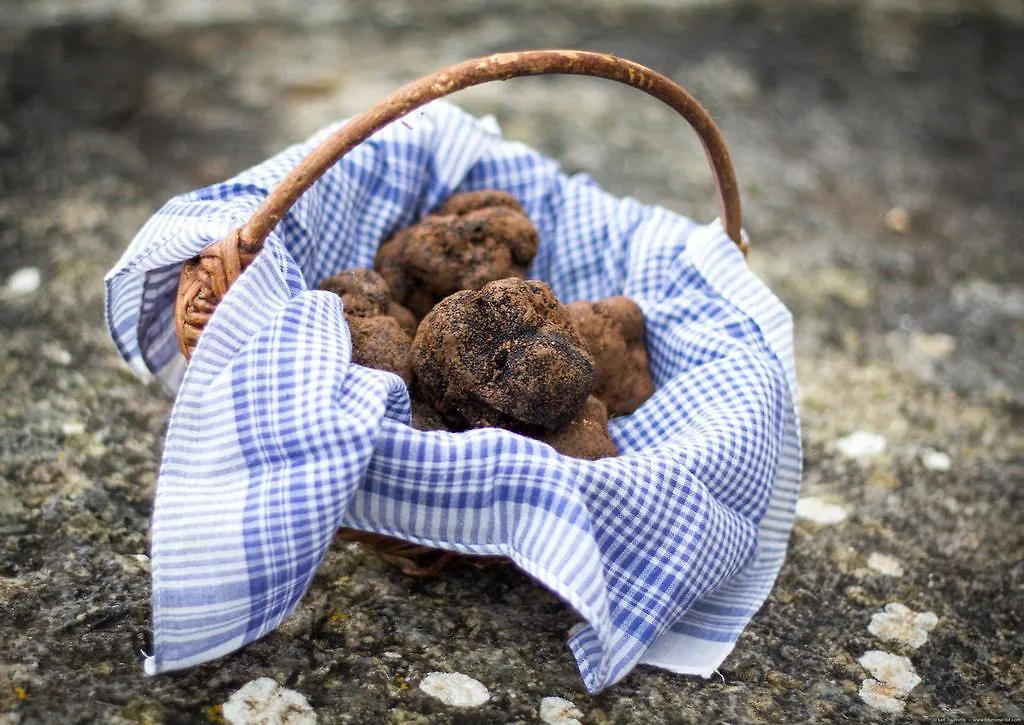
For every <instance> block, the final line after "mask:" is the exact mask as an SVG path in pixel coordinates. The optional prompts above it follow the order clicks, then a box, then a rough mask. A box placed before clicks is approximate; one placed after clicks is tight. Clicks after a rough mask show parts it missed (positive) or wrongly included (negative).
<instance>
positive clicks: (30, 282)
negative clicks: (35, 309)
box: [6, 267, 43, 297]
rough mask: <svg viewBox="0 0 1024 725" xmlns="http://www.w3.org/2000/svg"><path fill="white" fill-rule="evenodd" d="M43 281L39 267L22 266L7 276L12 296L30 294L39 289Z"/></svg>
mask: <svg viewBox="0 0 1024 725" xmlns="http://www.w3.org/2000/svg"><path fill="white" fill-rule="evenodd" d="M42 281H43V276H42V275H41V274H40V273H39V268H38V267H22V268H21V269H19V270H18V271H16V272H15V273H14V274H12V275H11V276H10V277H8V278H7V287H6V289H7V293H8V294H9V295H11V296H12V297H21V296H23V295H30V294H32V293H33V292H35V291H36V290H37V289H39V284H40V283H41V282H42Z"/></svg>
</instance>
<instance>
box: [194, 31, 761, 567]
mask: <svg viewBox="0 0 1024 725" xmlns="http://www.w3.org/2000/svg"><path fill="white" fill-rule="evenodd" d="M545 74H571V75H583V76H595V77H598V78H606V79H609V80H613V81H617V82H619V83H623V84H626V85H629V86H633V87H634V88H638V89H640V90H642V91H644V92H645V93H648V94H650V95H652V96H654V97H655V98H657V99H659V100H661V101H663V102H664V103H666V104H667V105H669V106H671V107H672V108H673V109H675V110H676V111H677V112H678V113H679V114H680V115H681V116H682V117H683V118H684V119H686V121H687V122H688V123H689V124H690V126H691V127H692V128H693V129H694V131H696V132H697V135H698V136H699V138H700V140H701V143H702V144H703V146H704V151H705V153H706V155H707V158H708V162H709V163H710V165H711V169H712V172H713V174H714V179H715V188H716V190H717V192H718V201H719V206H720V214H721V219H722V224H723V226H724V228H725V231H726V233H727V234H728V235H729V237H730V238H731V239H732V240H733V241H735V242H736V244H737V245H739V247H740V249H741V250H743V252H744V253H746V246H745V244H744V242H743V241H742V239H741V237H740V200H739V192H738V189H737V186H736V177H735V173H734V171H733V168H732V164H731V162H730V161H729V153H728V150H727V149H726V146H725V142H724V140H723V139H722V135H721V133H720V132H719V130H718V128H717V127H716V126H715V124H714V122H713V121H712V120H711V117H710V116H709V115H708V113H707V111H705V110H704V108H703V107H702V106H701V105H700V104H699V103H698V102H697V101H696V99H694V98H693V97H692V96H691V95H690V94H688V93H687V92H686V91H685V90H683V89H682V88H681V87H679V86H678V85H677V84H675V83H674V82H672V81H671V80H669V79H668V78H666V77H665V76H663V75H661V74H659V73H656V72H655V71H653V70H651V69H649V68H646V67H644V66H642V65H639V64H637V63H634V62H632V61H629V60H625V59H622V58H617V57H615V56H613V55H605V54H601V53H592V52H587V51H574V50H533V51H523V52H520V53H500V54H497V55H491V56H487V57H484V58H475V59H472V60H468V61H464V62H462V63H459V64H457V65H454V66H451V67H449V68H446V69H444V70H440V71H437V72H435V73H432V74H430V75H427V76H424V77H423V78H421V79H419V80H417V81H414V82H413V83H410V84H409V85H406V86H404V87H402V88H400V89H399V90H397V91H395V92H394V93H392V94H391V95H389V96H387V97H385V98H384V99H382V100H381V101H380V102H379V103H377V104H376V105H375V106H373V107H372V108H370V109H369V110H367V111H365V112H363V113H361V114H359V115H358V116H355V117H354V118H353V119H351V120H350V121H349V122H348V123H346V124H345V125H344V126H342V127H341V128H340V129H338V130H337V131H336V132H335V133H334V134H333V135H332V136H330V137H329V138H328V139H326V140H325V141H324V142H323V143H322V144H320V146H318V147H317V148H315V149H314V150H313V151H312V152H311V153H310V154H309V155H308V156H307V157H306V158H305V159H303V161H302V162H301V163H300V164H299V165H298V166H297V167H295V169H294V170H292V172H291V173H289V174H288V175H287V176H286V177H285V178H284V179H282V180H281V182H280V183H279V184H278V185H277V186H276V187H275V188H274V189H273V190H272V191H271V192H270V194H268V195H267V198H266V199H265V200H264V201H263V203H262V204H261V205H260V207H259V208H258V209H257V210H256V212H255V213H254V214H253V216H252V218H251V219H249V221H248V222H247V223H246V224H245V225H243V226H241V227H239V228H238V229H235V230H234V231H232V232H231V233H230V234H228V236H227V237H226V238H224V239H222V240H220V241H219V242H216V243H215V244H212V245H210V246H209V247H207V248H206V249H204V250H203V251H202V252H201V253H200V254H199V255H198V256H197V257H194V258H192V259H190V260H188V261H187V262H186V263H185V265H184V266H183V268H182V271H181V279H180V281H179V283H178V296H177V301H176V304H175V310H174V313H175V331H176V333H177V337H178V344H179V346H180V348H181V351H182V353H184V355H185V358H186V359H189V358H191V356H192V353H193V351H194V350H195V348H196V345H197V344H198V342H199V337H200V335H202V332H203V329H204V327H205V326H206V324H207V322H208V321H209V320H210V317H211V316H212V315H213V313H214V310H216V308H217V305H218V303H219V302H220V301H221V299H223V297H224V295H225V294H226V293H227V291H228V288H229V287H230V286H231V285H232V283H233V282H234V281H235V280H236V279H238V277H239V275H240V274H241V273H242V272H243V271H244V270H245V269H246V267H248V266H249V264H250V263H251V262H252V261H253V259H255V258H256V256H257V255H258V254H259V253H260V250H261V249H262V248H263V243H264V240H265V239H266V238H267V235H269V234H270V232H271V230H273V228H274V227H275V226H276V225H277V223H278V222H279V221H280V220H281V219H282V217H284V215H285V214H287V213H288V210H289V209H290V208H291V207H292V205H293V204H294V203H295V202H296V201H297V200H298V198H299V197H300V196H302V194H303V193H304V192H305V191H306V190H307V189H309V187H310V186H312V185H313V183H314V182H315V181H316V180H317V179H318V178H320V176H321V175H323V174H324V172H326V171H327V169H329V168H330V167H331V166H332V165H333V164H335V163H337V161H338V160H340V159H341V158H342V157H343V156H344V155H345V154H346V153H348V151H350V150H351V149H353V148H354V147H356V146H357V145H359V144H360V143H362V142H363V141H365V140H366V139H367V138H369V136H370V135H371V134H373V133H374V132H376V131H378V130H379V129H381V128H382V127H384V126H386V125H387V124H389V123H391V122H393V121H396V120H398V119H400V118H402V117H403V116H405V115H406V114H408V113H410V112H411V111H413V110H415V109H416V108H419V107H420V106H422V105H424V104H426V103H429V102H430V101H433V100H435V99H437V98H441V97H443V96H447V95H449V94H451V93H454V92H455V91H458V90H462V89H464V88H469V87H471V86H475V85H479V84H481V83H486V82H488V81H494V80H508V79H510V78H516V77H519V76H533V75H545ZM338 537H339V538H341V539H344V540H346V541H358V542H360V543H361V544H362V545H363V546H365V547H367V548H368V549H370V550H372V551H373V552H374V553H376V554H377V555H379V556H380V557H381V558H382V559H384V560H385V561H388V562H389V563H392V564H394V565H396V566H398V567H400V568H401V569H402V570H403V571H404V572H405V573H407V574H410V575H413V576H435V575H437V574H440V573H441V572H442V571H444V570H445V569H447V568H448V567H450V566H452V565H453V564H455V563H458V562H467V563H471V564H473V565H475V566H485V565H489V564H493V563H498V562H502V561H505V560H503V559H500V558H497V557H468V556H462V555H459V554H455V553H452V552H448V551H441V550H438V549H432V548H429V547H425V546H420V545H418V544H412V543H409V542H406V541H402V540H400V539H395V538H392V537H388V536H382V535H380V534H372V533H368V532H364V531H356V530H353V529H342V530H340V531H339V532H338Z"/></svg>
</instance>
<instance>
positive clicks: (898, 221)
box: [885, 206, 910, 234]
mask: <svg viewBox="0 0 1024 725" xmlns="http://www.w3.org/2000/svg"><path fill="white" fill-rule="evenodd" d="M885 226H887V227H889V228H890V229H891V230H893V231H894V232H898V233H900V234H906V232H907V230H908V229H909V228H910V212H909V211H907V210H906V209H904V208H903V207H902V206H894V207H893V208H892V209H890V210H889V211H887V212H886V213H885Z"/></svg>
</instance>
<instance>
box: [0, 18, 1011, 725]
mask: <svg viewBox="0 0 1024 725" xmlns="http://www.w3.org/2000/svg"><path fill="white" fill-rule="evenodd" d="M302 5H303V7H301V8H300V7H298V4H296V3H290V2H285V1H284V0H250V1H243V0H225V1H224V2H220V3H210V2H199V1H198V0H181V1H178V2H173V1H171V0H167V1H166V2H164V1H159V0H0V723H3V725H7V724H8V723H19V722H101V721H102V722H115V721H116V722H123V721H128V722H197V721H199V722H202V721H211V722H216V718H217V717H219V716H220V715H219V711H218V710H217V706H218V704H219V703H221V702H223V701H224V700H225V699H226V698H227V696H228V695H230V693H231V692H233V691H234V690H236V689H237V688H238V687H239V686H240V685H242V684H244V683H245V682H247V681H249V680H251V679H253V678H255V677H259V676H263V675H267V676H271V677H276V678H277V679H278V680H279V681H281V682H283V683H286V684H288V685H289V686H290V687H294V688H295V689H297V690H300V691H302V692H303V693H304V694H305V695H306V696H307V697H308V698H309V699H310V701H311V703H312V704H313V706H314V708H315V709H316V710H317V712H318V713H319V714H320V717H321V720H322V721H324V722H331V721H335V720H338V721H340V720H342V719H344V718H346V717H347V718H348V719H349V721H351V722H388V721H391V722H425V723H432V722H456V721H457V722H481V723H484V722H514V721H523V722H527V721H532V719H533V718H536V716H537V703H538V701H539V699H540V697H542V696H546V695H559V696H563V697H567V698H569V699H571V700H573V701H574V702H575V703H576V705H577V706H578V707H579V708H580V710H581V712H582V713H583V715H582V721H583V722H586V723H607V722H623V723H626V722H645V723H658V722H666V723H669V722H672V723H674V722H689V721H692V722H708V721H717V720H724V721H729V722H756V721H764V720H784V721H788V722H797V721H813V720H826V721H831V720H836V719H841V718H846V719H856V720H871V719H876V718H881V719H885V718H888V717H889V715H887V714H886V711H885V709H884V707H886V706H888V707H895V705H886V704H885V703H883V705H882V706H879V704H878V701H874V704H872V702H870V700H871V698H870V697H868V698H865V697H864V695H863V691H864V689H863V688H864V681H865V680H866V679H867V678H869V677H870V675H869V674H868V672H867V671H866V670H865V669H864V668H863V667H862V666H861V665H860V664H858V662H857V660H858V658H860V657H861V655H863V653H864V652H865V651H867V650H870V649H875V648H882V649H887V650H890V651H893V652H894V653H896V654H902V655H906V656H907V657H908V658H909V659H910V660H911V662H912V663H913V666H914V667H915V668H916V672H917V674H918V675H919V676H920V677H921V679H922V681H921V684H919V685H918V686H917V687H916V688H914V689H913V691H912V692H911V693H910V694H909V695H907V696H905V697H904V696H900V697H895V698H891V699H894V700H896V701H898V703H899V706H900V707H902V708H904V710H903V712H904V714H905V715H906V716H908V717H911V718H914V719H934V718H938V717H974V718H977V717H1007V718H1020V717H1024V705H1022V702H1024V671H1022V669H1021V664H1020V663H1021V659H1022V656H1024V645H1022V640H1021V629H1020V628H1021V621H1022V617H1024V615H1022V605H1021V602H1022V601H1024V592H1022V580H1024V546H1022V539H1021V535H1020V531H1021V530H1024V526H1022V524H1024V522H1022V516H1021V511H1022V508H1024V507H1022V506H1021V503H1022V502H1021V498H1022V496H1021V490H1022V483H1024V255H1022V253H1021V252H1022V249H1024V244H1022V242H1024V239H1022V233H1021V225H1020V218H1021V212H1022V210H1024V141H1022V138H1024V3H1022V2H1020V0H942V1H938V0H935V1H932V2H927V1H923V0H921V1H918V0H866V1H864V2H857V1H855V0H815V1H813V2H797V0H779V1H772V2H769V1H768V0H764V1H757V0H745V1H744V2H732V1H730V0H574V1H573V2H567V1H563V0H558V1H554V2H543V3H542V2H537V1H536V0H522V1H521V2H512V1H511V0H497V1H495V2H484V1H482V0H436V1H435V2H431V3H415V2H410V1H409V0H376V1H374V2H370V1H364V0H351V1H349V2H344V1H343V0H315V1H313V2H307V3H304V4H302ZM537 47H575V48H585V49H592V50H599V51H605V52H612V53H615V54H617V55H620V56H622V57H626V58H630V59H633V60H636V61H639V62H641V63H644V64H646V65H649V66H651V67H653V68H655V69H656V70H659V71H661V72H662V73H665V74H667V75H669V76H670V77H672V78H673V79H675V80H676V81H678V82H680V83H681V84H682V85H684V86H685V87H686V88H688V89H689V90H690V91H691V92H692V93H694V94H695V95H696V96H697V97H698V98H699V99H700V100H701V101H702V102H703V103H704V104H705V105H706V106H707V108H708V109H709V110H710V111H711V113H712V115H713V116H714V117H715V118H716V120H717V121H718V123H719V124H720V126H721V128H722V130H723V132H724V134H725V137H726V140H727V142H728V143H729V146H730V150H731V154H732V158H733V162H734V164H735V166H736V171H737V174H738V177H739V181H740V186H741V194H742V198H743V204H744V220H745V227H746V229H747V231H748V233H749V235H750V237H751V241H752V249H751V253H750V258H749V259H750V263H751V265H752V266H753V268H754V269H755V271H757V272H758V273H759V274H760V275H761V276H762V277H763V278H764V279H765V280H766V282H767V283H768V284H769V286H771V287H772V289H774V290H775V291H776V293H777V294H778V295H779V296H780V297H781V298H782V300H783V301H784V302H785V303H786V304H787V305H788V306H789V307H790V308H791V310H792V311H793V312H794V315H795V317H796V325H797V327H796V330H797V351H798V358H799V360H798V362H799V373H800V383H801V388H802V395H803V401H802V410H803V417H804V420H803V424H804V442H805V452H806V464H805V465H806V476H805V485H804V494H805V496H806V497H807V498H808V499H810V500H811V501H812V502H814V503H813V505H811V504H809V505H808V506H806V507H805V509H804V513H805V515H804V516H803V517H802V518H801V520H800V521H798V524H797V527H796V529H795V531H794V534H793V537H792V540H791V552H790V556H789V559H788V560H787V564H786V567H785V568H784V570H783V574H782V576H781V578H780V580H779V584H778V585H777V587H776V590H775V592H774V593H773V595H772V598H771V599H770V600H769V602H768V604H767V605H766V606H765V609H764V610H762V612H761V613H760V614H759V615H758V617H757V618H756V619H755V621H754V623H753V624H752V625H751V627H750V629H749V630H748V632H747V633H746V634H745V635H744V638H743V639H742V640H741V642H740V645H739V647H738V649H737V651H736V653H734V655H733V656H732V657H730V659H729V660H728V661H727V662H726V665H725V666H723V668H722V674H723V680H724V681H723V680H719V679H717V678H716V679H715V680H714V681H711V682H704V681H700V680H692V679H689V678H682V677H677V676H672V675H669V674H667V673H663V672H660V671H656V670H652V669H647V668H641V669H639V670H638V671H637V672H636V673H635V674H634V675H632V676H631V677H630V678H628V679H627V680H626V682H624V683H623V684H621V685H620V686H618V687H616V688H613V689H612V690H610V691H609V692H606V693H604V694H602V695H600V696H597V697H589V696H586V695H585V694H584V692H583V690H582V687H581V685H580V684H579V682H578V675H577V673H576V671H575V667H574V665H573V662H572V659H571V656H570V655H569V653H568V651H567V649H566V648H565V646H564V638H565V630H566V629H568V627H569V626H571V624H572V622H573V621H574V619H573V616H572V613H571V612H568V611H567V610H566V608H565V607H564V606H563V605H561V604H560V603H559V602H558V601H556V600H555V599H553V598H552V597H550V596H549V595H547V594H546V593H545V592H543V591H539V590H537V589H536V588H535V587H533V586H532V585H531V584H530V583H529V582H527V581H526V580H525V579H514V580H513V581H508V578H507V576H506V575H495V574H474V575H465V576H457V577H455V578H453V579H449V580H446V581H444V582H434V583H422V582H411V581H409V580H407V579H405V578H404V577H402V576H401V575H398V574H396V573H395V572H393V571H391V570H389V569H387V568H386V567H384V566H382V565H381V564H379V563H378V562H377V561H376V560H374V559H372V558H368V557H366V556H365V555H362V554H360V553H359V552H358V551H356V550H354V549H345V548H340V549H339V550H337V551H332V552H331V554H330V555H329V557H328V560H327V562H326V563H325V565H324V567H323V568H322V570H321V574H320V575H319V576H318V579H317V583H316V585H315V586H314V588H313V590H312V591H311V592H310V594H309V595H308V596H307V598H306V600H305V603H304V605H303V609H302V610H301V611H300V612H299V614H297V615H296V617H294V618H293V620H290V622H289V624H288V625H287V626H286V627H285V628H283V629H282V631H281V632H279V633H276V634H275V635H273V636H272V637H270V638H268V639H267V640H264V641H263V642H261V643H258V644H256V645H254V646H252V647H250V648H248V649H247V650H246V651H245V652H243V653H241V654H240V655H236V656H233V657H231V658H229V659H228V660H226V661H225V662H224V663H220V664H218V665H217V666H208V667H204V668H199V669H198V670H194V671H191V672H190V673H187V674H185V675H182V676H179V677H174V678H160V679H158V680H143V679H142V678H141V677H140V665H139V658H138V650H139V649H145V648H146V647H147V638H148V636H149V634H148V627H149V621H148V616H149V615H148V596H149V594H148V579H147V577H146V571H147V566H148V560H147V559H146V557H145V552H146V536H147V529H148V516H149V512H150V506H151V502H152V494H153V486H154V482H155V479H156V471H157V466H158V462H159V455H160V441H161V438H162V435H163V430H164V425H165V421H166V417H167V414H168V411H169V406H170V401H169V400H168V398H167V397H166V396H165V395H164V394H163V393H162V392H161V391H160V390H158V389H156V388H155V387H153V386H149V387H147V386H145V385H143V384H141V383H139V382H138V381H137V380H136V379H135V378H134V377H132V376H131V375H130V374H129V373H128V372H127V371H126V369H125V368H124V366H123V365H122V364H121V363H120V361H119V359H118V358H117V356H116V354H115V352H114V350H113V347H112V345H111V344H110V342H109V339H108V337H107V333H106V329H105V327H104V324H103V288H102V277H103V274H104V272H105V271H106V269H108V268H109V267H110V266H111V265H112V264H113V263H114V262H115V261H116V259H117V257H118V256H119V254H120V252H121V251H122V250H123V249H124V248H125V246H126V245H127V244H128V242H129V241H130V240H131V238H132V236H133V235H134V233H135V231H136V230H137V229H138V228H139V227H140V226H141V225H142V223H143V222H144V221H145V220H146V219H147V218H148V217H149V215H151V214H152V213H153V211H155V209H156V208H157V207H158V206H159V205H160V204H161V203H163V201H165V200H166V199H167V198H168V197H170V196H171V195H174V194H177V193H181V192H184V191H187V190H190V189H193V188H196V187H198V186H202V185H205V184H208V183H212V182H214V181H218V180H220V179H223V178H226V177H227V176H230V175H232V174H233V173H235V172H237V171H239V170H241V169H243V168H245V167H246V166H248V165H251V164H254V163H256V162H258V161H260V160H262V159H263V158H265V157H267V156H268V155H270V154H272V153H274V152H276V151H278V150H280V149H281V148H283V147H284V146H286V145H288V144H290V143H294V142H296V141H299V140H302V139H303V138H305V137H306V136H307V135H309V134H310V133H312V132H313V131H315V130H316V129H318V128H320V127H321V126H323V125H325V124H326V123H328V122H331V121H333V120H336V119H339V118H342V117H345V116H347V115H351V114H353V113H355V112H358V111H360V110H363V109H364V108H366V107H368V106H369V105H370V104H372V103H373V102H374V101H376V100H377V99H379V98H380V97H381V96H383V95H384V94H385V93H387V92H389V91H391V90H393V89H394V88H396V87H397V86H399V85H401V84H403V83H405V82H407V81H409V80H412V79H414V78H416V77H418V76H420V75H422V74H424V73H426V72H429V71H431V70H434V69H437V68H439V67H441V66H443V65H446V64H449V63H453V62H456V61H459V60H463V59H465V58H468V57H472V56H475V55H481V54H486V53H490V52H496V51H502V50H517V49H523V48H537ZM453 100H454V101H455V102H457V103H459V104H460V105H462V106H463V107H465V108H466V109H467V110H470V111H471V112H473V113H477V114H485V113H491V114H494V115H495V116H496V117H497V118H498V120H499V122H500V123H501V125H502V128H503V130H504V133H505V135H506V136H507V137H510V138H514V139H517V140H520V141H523V142H525V143H528V144H531V145H533V146H535V147H537V148H539V149H540V150H542V151H544V152H545V153H547V154H549V155H551V156H553V157H555V158H557V159H559V160H560V161H561V162H562V164H563V166H564V168H565V169H566V170H567V171H585V172H587V173H589V174H591V175H593V176H594V177H595V178H596V179H597V180H598V181H599V182H600V183H601V184H602V185H604V186H605V187H606V188H608V189H609V190H610V191H612V192H613V193H615V194H619V195H632V196H636V197H638V198H639V199H641V200H643V201H645V202H650V203H657V204H662V205H665V206H667V207H669V208H672V209H674V210H676V211H678V212H681V213H684V214H686V215H688V216H692V217H694V218H696V219H697V220H699V221H709V220H710V219H711V218H713V217H714V216H715V214H716V213H717V209H716V205H715V202H714V193H713V186H712V183H711V178H710V174H709V172H708V170H707V167H706V164H705V161H704V158H703V154H702V153H701V150H700V148H699V145H698V144H697V142H696V141H695V139H694V138H693V135H692V133H691V132H690V131H689V130H688V129H687V128H686V127H685V126H684V125H683V124H682V122H681V121H680V120H679V119H678V118H677V117H675V116H674V115H673V114H672V112H671V111H669V110H668V109H667V108H664V107H662V106H661V105H660V104H658V103H657V102H656V101H654V100H653V99H650V98H647V97H645V96H642V95H640V94H637V93H636V92H635V91H632V90H631V89H627V88H624V87H618V86H616V85H614V84H611V83H608V82H606V81H599V80H593V79H582V78H562V77H548V78H537V79H523V80H516V81H510V82H508V83H501V84H492V85H488V86H484V87H480V88H477V89H473V90H470V91H467V92H464V93H462V94H459V95H457V96H455V97H454V98H453ZM822 510H824V511H826V512H830V513H827V514H826V515H821V513H820V512H821V511H822ZM814 511H817V512H818V514H814V513H813V512H814ZM872 554H884V555H886V556H889V557H891V558H894V559H895V560H896V561H897V563H898V564H899V565H900V566H899V571H900V573H899V574H898V575H895V574H893V573H891V571H890V572H889V573H882V572H880V571H879V570H878V568H877V567H872V566H869V564H868V561H869V558H870V557H871V555H872ZM874 561H876V562H877V561H878V559H875V560H874ZM339 582H343V584H341V583H339ZM893 602H899V603H903V604H906V605H907V606H908V607H910V608H911V609H912V610H915V611H920V612H924V611H931V612H934V613H935V614H936V615H937V617H938V620H939V624H938V625H937V627H936V628H935V629H934V630H933V631H932V632H931V635H930V639H929V640H928V641H927V643H926V644H924V645H922V646H920V647H919V648H913V647H910V646H908V645H906V644H900V643H899V642H898V641H897V642H895V643H893V642H888V643H884V642H880V641H879V640H878V638H877V637H876V636H875V635H874V634H872V633H871V632H869V630H868V624H869V622H870V620H871V618H872V615H873V614H875V613H877V612H878V611H880V610H882V609H883V608H884V607H885V605H886V604H889V603H893ZM524 632H525V633H530V636H529V638H528V637H526V635H524V634H523V633H524ZM385 651H387V652H392V653H394V652H397V653H398V654H400V655H401V657H400V658H399V659H397V660H396V659H394V658H390V659H389V658H385V657H384V656H383V655H384V653H385ZM435 669H439V670H452V669H455V670H458V671H462V672H467V673H468V674H471V675H473V676H474V677H476V678H478V679H480V680H481V681H484V682H485V683H486V684H488V686H490V687H491V688H492V693H493V692H500V693H501V696H500V697H495V699H494V700H492V702H491V703H490V704H489V705H488V706H486V708H485V709H484V710H480V711H477V712H475V713H470V714H465V716H464V717H463V716H462V715H459V716H458V718H456V716H455V715H453V714H452V712H451V711H450V710H446V709H444V708H443V707H441V706H439V705H437V704H436V703H433V702H432V701H430V699H429V698H427V697H426V696H425V695H423V694H422V693H420V692H419V691H418V690H417V689H416V687H415V683H416V682H417V681H418V680H419V679H420V678H421V677H422V675H423V674H425V673H426V672H429V671H431V670H435ZM407 683H412V685H413V686H412V687H408V685H407ZM880 707H881V709H880ZM117 718H121V720H117ZM459 718H462V719H459ZM467 718H468V719H467Z"/></svg>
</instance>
